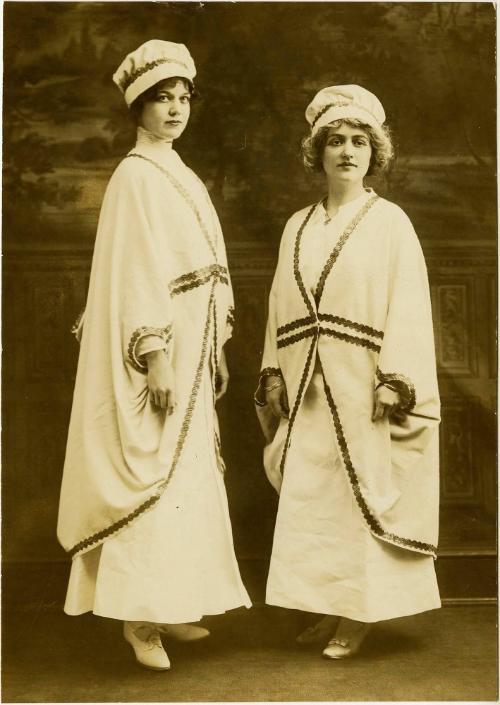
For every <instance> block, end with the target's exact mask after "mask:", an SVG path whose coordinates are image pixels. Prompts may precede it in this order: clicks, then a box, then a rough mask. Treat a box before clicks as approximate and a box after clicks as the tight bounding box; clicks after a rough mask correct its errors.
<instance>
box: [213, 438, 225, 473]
mask: <svg viewBox="0 0 500 705" xmlns="http://www.w3.org/2000/svg"><path fill="white" fill-rule="evenodd" d="M214 435H215V438H214V440H215V457H216V458H217V467H218V469H219V471H220V472H221V473H222V474H224V473H225V472H226V463H225V462H224V458H223V457H222V445H221V442H220V438H219V434H218V433H217V431H216V432H215V434H214Z"/></svg>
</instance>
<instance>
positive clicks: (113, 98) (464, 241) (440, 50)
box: [3, 2, 496, 560]
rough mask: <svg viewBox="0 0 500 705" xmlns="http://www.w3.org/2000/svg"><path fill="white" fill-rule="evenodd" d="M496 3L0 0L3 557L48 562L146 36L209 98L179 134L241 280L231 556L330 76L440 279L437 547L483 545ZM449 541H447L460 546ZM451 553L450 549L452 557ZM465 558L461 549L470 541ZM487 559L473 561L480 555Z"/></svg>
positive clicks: (259, 478) (262, 497)
mask: <svg viewBox="0 0 500 705" xmlns="http://www.w3.org/2000/svg"><path fill="white" fill-rule="evenodd" d="M494 31H495V15H494V8H493V5H491V4H487V3H439V4H438V3H379V2H377V3H328V2H326V3H312V2H307V3H306V2H303V3H286V2H285V3H175V2H173V3H158V2H155V3H153V2H140V3H120V2H118V3H98V2H76V3H49V2H36V3H25V2H23V3H15V2H6V3H5V4H4V71H5V75H4V201H3V208H4V211H3V212H4V220H3V222H4V251H5V267H4V271H5V275H4V326H5V327H4V341H5V351H4V517H5V521H4V526H5V530H6V532H7V534H6V535H7V537H8V539H7V542H6V543H4V551H5V554H6V556H7V557H8V558H13V559H14V558H17V559H22V560H27V559H43V560H49V559H59V558H61V557H62V552H61V551H60V550H59V548H58V547H57V544H56V542H55V538H54V527H55V511H56V505H57V495H58V489H59V482H60V476H61V469H62V460H63V454H64V442H65V433H66V426H67V421H68V415H69V409H70V403H71V393H72V384H73V379H74V373H75V365H76V357H77V349H76V346H75V344H74V343H73V341H72V339H71V337H70V336H69V328H70V326H71V322H72V320H73V319H74V317H75V316H76V315H77V313H78V311H79V309H80V308H81V306H82V305H83V303H84V299H85V291H86V286H87V279H88V271H89V266H90V258H91V253H92V246H93V240H94V234H95V227H96V221H97V216H98V210H99V206H100V201H101V198H102V194H103V191H104V188H105V185H106V182H107V180H108V179H109V176H110V174H111V172H112V170H113V169H114V167H115V166H116V164H117V163H118V161H119V160H120V158H121V157H122V156H123V155H124V153H126V152H127V151H128V149H130V147H131V146H132V145H133V140H134V128H133V126H132V124H131V121H130V119H129V117H128V115H127V110H126V107H125V104H124V102H123V100H122V97H121V95H120V93H119V91H118V90H117V89H116V87H115V86H114V84H113V83H112V81H111V75H112V74H113V72H114V70H115V69H116V67H117V66H118V64H119V63H120V62H121V60H122V59H123V58H124V56H125V55H126V54H127V53H128V52H129V51H131V50H132V49H134V48H136V47H137V46H139V44H141V43H142V42H144V41H146V40H148V39H151V38H160V39H170V40H173V41H177V42H183V43H185V44H187V45H188V47H189V49H190V51H191V53H192V55H193V57H194V59H195V61H196V64H197V67H198V76H197V86H198V88H199V92H200V98H199V100H198V101H196V103H195V105H194V109H193V114H192V118H191V123H190V126H189V128H188V130H187V132H186V134H185V136H183V137H182V139H181V141H180V142H179V144H178V150H179V152H180V153H181V155H182V157H183V159H184V160H185V161H186V162H187V163H188V164H189V165H191V166H192V167H193V168H194V170H195V171H196V172H197V173H198V174H199V175H200V176H201V177H202V178H203V179H204V181H205V183H206V184H207V186H208V188H209V190H210V192H211V195H212V198H213V200H214V202H215V204H216V207H217V210H218V212H219V215H220V218H221V221H222V224H223V228H224V233H225V237H226V241H227V243H228V250H229V258H230V264H231V266H232V270H233V276H234V282H235V287H236V304H237V320H238V323H237V327H236V334H235V339H234V341H233V343H232V347H231V350H230V364H231V368H232V387H231V391H230V393H229V394H228V397H227V399H226V400H225V401H224V402H223V404H222V407H221V415H222V421H223V428H224V442H225V446H226V456H227V458H228V461H229V462H228V466H229V471H228V479H227V482H228V490H229V495H230V501H231V507H232V515H233V522H234V527H235V536H236V542H237V546H238V552H239V555H240V557H242V558H248V559H252V558H257V559H262V558H264V559H265V558H266V556H267V555H268V553H269V548H270V541H271V536H272V527H273V521H274V512H275V507H276V499H275V497H274V495H273V492H272V490H271V489H270V488H269V487H268V486H267V484H266V482H265V480H264V478H263V473H262V468H261V464H260V451H261V445H262V444H261V440H260V437H259V431H258V428H257V424H256V422H255V419H254V414H253V409H252V404H251V393H252V390H253V386H254V383H255V376H256V374H257V372H258V368H259V361H260V350H261V345H262V336H263V328H264V322H265V316H266V297H267V291H268V287H269V282H270V278H271V276H272V271H273V267H274V263H275V257H276V248H277V245H278V243H279V238H280V235H281V231H282V228H283V225H284V222H285V220H286V219H287V218H288V217H289V215H290V214H291V212H293V211H295V210H297V209H299V208H302V207H303V206H305V205H307V204H308V203H310V202H312V201H313V200H317V199H318V197H319V196H320V194H321V189H322V184H321V181H320V180H317V179H316V180H315V179H312V178H311V177H308V176H306V175H305V173H304V171H303V168H302V166H301V163H300V157H299V146H300V140H301V138H302V136H303V135H304V134H305V128H306V123H305V120H304V110H305V107H306V105H307V104H308V102H309V101H310V99H311V98H312V96H313V95H314V93H315V92H316V91H317V90H318V89H319V88H321V87H323V86H325V85H332V84H339V83H359V84H361V85H363V86H365V87H367V88H368V89H370V90H371V91H373V92H374V93H375V94H376V95H377V96H378V97H379V98H380V99H381V101H382V103H383V105H384V107H385V109H386V113H387V115H388V119H389V123H390V125H391V127H392V129H393V132H394V135H395V142H396V145H397V151H398V158H397V161H396V164H395V166H394V168H393V169H392V170H391V172H390V173H389V175H388V176H387V177H386V178H384V179H383V180H382V181H379V182H375V183H374V184H372V185H373V186H374V187H375V188H376V189H377V191H378V192H379V193H381V194H382V195H386V196H387V197H388V198H390V199H392V200H394V201H396V202H397V203H399V204H400V205H401V206H402V207H403V208H405V209H406V210H407V212H408V213H409V215H410V217H411V219H412V220H413V222H414V224H415V227H416V229H417V232H418V234H419V236H420V238H421V240H422V243H423V246H424V251H425V253H426V256H427V260H428V264H429V270H430V275H431V283H432V285H433V286H432V293H433V304H434V316H435V322H436V341H437V343H436V344H437V354H438V362H439V370H440V384H441V393H442V395H443V402H444V407H443V409H444V410H443V419H444V421H443V428H442V441H443V449H442V464H443V482H442V497H443V501H442V505H443V520H442V535H443V542H442V546H443V557H444V558H446V556H448V557H449V556H454V555H455V554H456V553H457V552H458V553H459V554H460V555H462V554H463V553H464V551H465V553H466V554H467V555H469V554H470V555H472V556H475V555H479V554H480V553H481V551H482V552H483V553H484V552H486V554H488V555H490V553H489V552H492V551H493V550H494V524H493V523H492V518H491V517H492V515H493V513H494V507H495V500H494V494H495V460H494V439H495V419H494V413H493V409H494V408H495V383H494V378H495V373H496V369H495V360H496V355H495V342H494V336H493V330H494V325H495V324H494V321H495V310H496V303H495V301H496V298H495V297H496V294H495V292H496V287H495V237H496V183H495V154H496V142H495V91H496V88H495V57H494V46H495V36H494ZM454 552H455V553H454ZM460 552H461V553H460ZM467 552H469V553H467ZM481 555H482V554H481Z"/></svg>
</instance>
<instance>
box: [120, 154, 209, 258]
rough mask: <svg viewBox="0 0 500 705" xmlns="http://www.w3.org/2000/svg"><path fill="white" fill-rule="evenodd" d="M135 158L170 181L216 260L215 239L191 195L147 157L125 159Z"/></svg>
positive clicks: (128, 156) (135, 155) (132, 155)
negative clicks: (150, 165) (146, 163)
mask: <svg viewBox="0 0 500 705" xmlns="http://www.w3.org/2000/svg"><path fill="white" fill-rule="evenodd" d="M132 157H136V158H137V159H143V160H144V161H145V162H149V163H150V164H152V165H153V166H155V167H156V168H157V169H158V170H159V171H161V173H162V174H164V176H166V177H167V179H168V180H169V181H170V183H171V184H172V186H173V187H174V188H175V189H176V190H177V191H178V192H179V193H180V195H181V196H182V197H183V198H184V200H185V201H186V203H187V204H188V205H189V206H190V208H191V210H192V211H193V213H194V215H195V217H196V220H197V221H198V225H199V226H200V229H201V232H202V233H203V236H204V238H205V240H206V242H207V245H208V247H209V248H210V251H211V252H212V254H213V256H214V259H215V260H217V249H216V245H217V237H216V238H215V243H214V242H212V238H211V237H210V234H209V232H208V228H207V226H206V225H205V223H204V222H203V219H202V217H201V213H200V211H199V209H198V207H197V205H196V203H195V202H194V201H193V199H192V198H191V195H190V194H189V192H188V191H187V190H186V189H185V188H184V186H183V185H182V184H181V183H180V181H178V180H177V179H176V178H175V176H173V175H172V174H171V173H170V172H169V171H167V169H165V168H164V167H163V166H162V165H161V164H158V162H155V160H154V159H150V158H149V157H145V156H143V155H142V154H138V153H137V152H132V153H131V154H127V156H126V157H125V159H128V158H132Z"/></svg>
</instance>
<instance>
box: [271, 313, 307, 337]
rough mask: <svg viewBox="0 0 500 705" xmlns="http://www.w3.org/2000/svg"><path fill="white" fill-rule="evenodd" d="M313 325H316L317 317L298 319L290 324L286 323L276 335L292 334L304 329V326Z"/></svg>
mask: <svg viewBox="0 0 500 705" xmlns="http://www.w3.org/2000/svg"><path fill="white" fill-rule="evenodd" d="M311 323H316V316H306V317H305V318H297V319H296V320H295V321H290V323H285V325H283V326H280V327H279V328H278V330H277V331H276V335H278V336H280V335H284V334H285V333H290V331H292V330H295V329H296V328H302V326H308V325H310V324H311Z"/></svg>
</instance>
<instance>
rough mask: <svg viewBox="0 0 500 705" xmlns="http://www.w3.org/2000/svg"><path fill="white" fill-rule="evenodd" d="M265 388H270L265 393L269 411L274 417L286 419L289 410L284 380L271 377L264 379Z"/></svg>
mask: <svg viewBox="0 0 500 705" xmlns="http://www.w3.org/2000/svg"><path fill="white" fill-rule="evenodd" d="M266 387H268V388H270V389H269V391H266V402H267V403H268V404H269V406H270V407H271V411H272V412H273V414H274V415H275V416H281V418H283V419H287V418H288V414H289V413H290V408H289V406H288V395H287V393H286V385H285V382H284V380H283V379H282V378H281V377H277V376H274V375H271V376H269V377H267V378H266Z"/></svg>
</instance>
